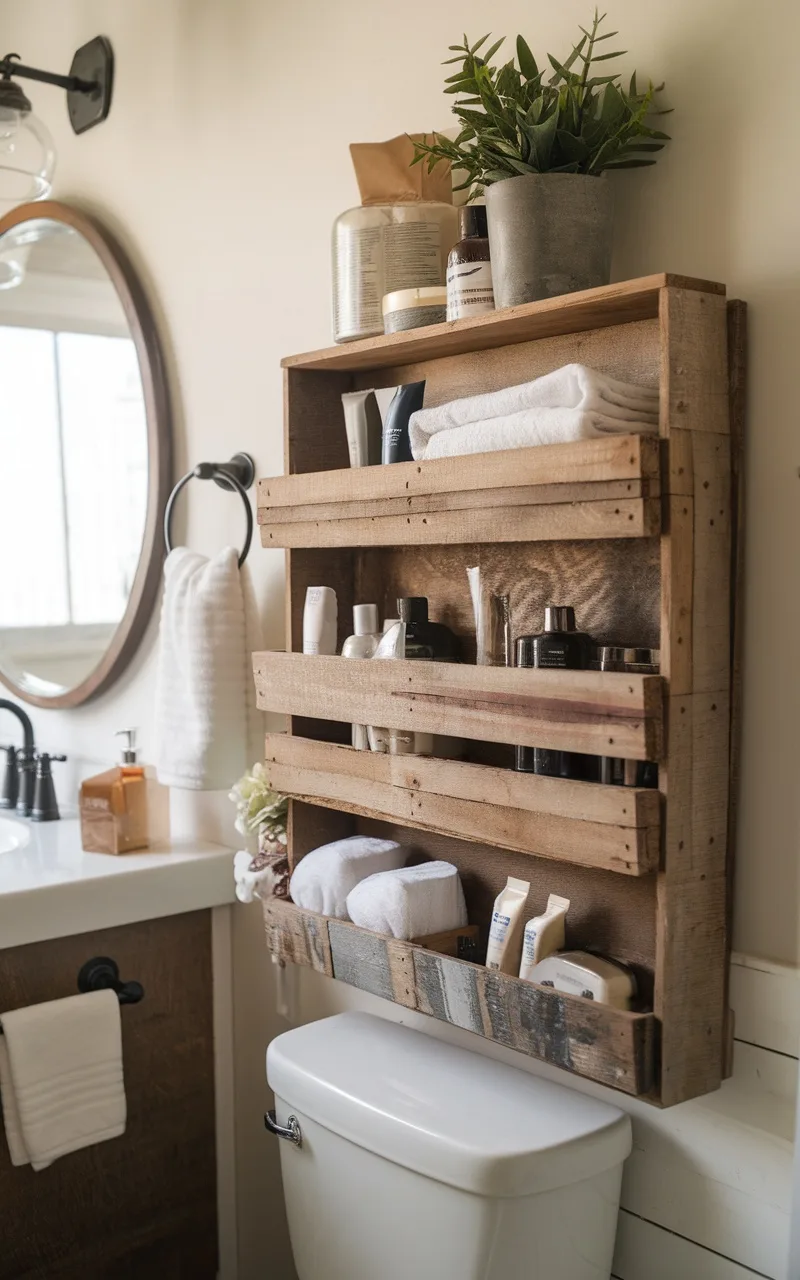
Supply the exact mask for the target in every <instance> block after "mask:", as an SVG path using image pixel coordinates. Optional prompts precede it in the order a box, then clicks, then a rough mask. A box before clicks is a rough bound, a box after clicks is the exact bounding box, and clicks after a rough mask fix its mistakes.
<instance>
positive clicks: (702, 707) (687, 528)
mask: <svg viewBox="0 0 800 1280" xmlns="http://www.w3.org/2000/svg"><path fill="white" fill-rule="evenodd" d="M661 326H662V372H661V381H660V385H661V430H662V434H663V435H664V436H665V437H666V438H667V439H668V440H669V441H670V442H671V437H672V433H673V431H677V432H679V433H680V435H679V439H678V441H677V445H678V453H679V454H680V456H682V457H684V458H688V457H691V466H692V472H693V496H692V497H688V496H681V497H674V498H673V499H672V501H671V514H670V521H669V525H668V528H667V530H666V532H665V535H664V537H663V538H662V566H661V584H662V646H663V647H662V658H663V664H662V665H663V670H664V672H665V674H666V675H667V676H668V681H669V688H668V695H669V696H668V698H667V705H666V719H667V723H668V725H669V734H668V750H667V755H666V760H665V762H664V764H663V765H662V766H661V768H660V775H659V777H660V787H661V790H662V792H663V794H664V796H665V806H666V807H665V828H664V853H663V856H664V868H663V871H662V872H661V874H660V875H659V877H658V906H657V946H656V984H655V1012H656V1016H657V1017H658V1018H659V1019H660V1020H661V1024H662V1030H661V1101H662V1103H663V1104H664V1105H665V1106H670V1105H672V1104H673V1103H676V1102H683V1101H685V1100H686V1099H687V1098H691V1097H695V1096H698V1095H700V1094H703V1093H708V1092H709V1091H710V1090H713V1089H716V1088H718V1087H719V1084H720V1082H721V1079H722V1075H723V1066H724V1056H725V1046H726V1037H727V1025H726V1022H727V1020H726V1008H725V968H726V959H727V941H726V929H727V907H726V904H727V881H726V845H727V805H728V789H727V788H728V743H729V718H728V717H729V681H730V640H729V625H730V612H729V581H730V434H729V433H730V421H729V411H728V380H727V318H726V307H725V301H724V299H723V298H720V297H713V296H710V295H707V294H700V293H691V292H689V291H686V290H682V289H676V288H666V289H665V290H664V292H663V294H662V299H661Z"/></svg>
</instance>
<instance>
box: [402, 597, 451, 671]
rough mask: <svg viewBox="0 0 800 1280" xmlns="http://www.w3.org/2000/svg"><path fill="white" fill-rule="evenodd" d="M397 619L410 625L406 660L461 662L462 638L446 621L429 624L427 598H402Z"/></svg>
mask: <svg viewBox="0 0 800 1280" xmlns="http://www.w3.org/2000/svg"><path fill="white" fill-rule="evenodd" d="M397 616H398V618H399V619H400V621H401V622H404V623H405V624H406V657H407V658H412V659H413V658H417V659H422V660H423V661H428V662H458V661H459V659H460V656H461V654H460V646H459V642H458V636H456V635H455V634H454V633H453V632H452V631H451V630H450V628H449V627H446V626H445V625H444V623H442V622H429V620H428V600H427V597H426V596H401V597H400V598H399V599H398V601H397Z"/></svg>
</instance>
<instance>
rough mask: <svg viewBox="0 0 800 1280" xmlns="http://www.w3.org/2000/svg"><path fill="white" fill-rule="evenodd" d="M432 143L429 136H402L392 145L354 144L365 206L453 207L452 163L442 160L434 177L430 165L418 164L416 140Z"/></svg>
mask: <svg viewBox="0 0 800 1280" xmlns="http://www.w3.org/2000/svg"><path fill="white" fill-rule="evenodd" d="M415 139H416V140H418V141H420V142H422V141H426V142H428V141H432V140H433V135H432V134H427V133H412V134H411V135H409V134H406V133H401V134H400V136H399V138H391V139H390V140H389V141H388V142H351V144H350V155H351V156H352V158H353V168H354V169H355V171H356V179H357V181H358V189H359V191H360V192H361V203H362V204H408V203H413V202H415V201H420V200H439V201H441V202H442V203H443V204H452V203H453V179H452V176H451V173H450V163H449V161H443V160H440V161H439V163H438V164H437V166H436V168H435V169H434V171H433V173H428V165H427V162H426V161H422V162H421V163H420V164H415V165H414V167H413V169H412V168H411V167H410V166H411V161H412V160H413V159H414V145H413V144H414V140H415Z"/></svg>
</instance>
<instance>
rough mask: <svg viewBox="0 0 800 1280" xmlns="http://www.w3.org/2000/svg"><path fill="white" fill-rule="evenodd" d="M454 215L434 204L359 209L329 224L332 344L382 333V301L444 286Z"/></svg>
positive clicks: (455, 236)
mask: <svg viewBox="0 0 800 1280" xmlns="http://www.w3.org/2000/svg"><path fill="white" fill-rule="evenodd" d="M457 239H458V211H457V210H456V209H455V208H454V207H453V205H452V204H444V203H440V202H439V201H437V200H418V201H409V202H408V203H403V204H370V205H359V206H358V207H357V208H355V209H348V210H347V212H346V213H342V214H340V215H339V217H338V218H337V219H336V221H335V222H334V224H333V246H332V250H333V338H334V341H335V342H353V341H355V340H356V339H357V338H372V337H375V336H376V335H378V334H381V333H383V331H384V330H383V298H384V295H386V294H388V293H394V292H395V291H396V290H398V289H418V288H422V287H423V286H426V285H437V284H438V285H443V284H444V283H445V275H446V271H447V257H448V254H449V253H450V250H451V249H452V247H453V245H454V244H455V242H456V240H457Z"/></svg>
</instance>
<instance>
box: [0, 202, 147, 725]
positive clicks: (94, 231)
mask: <svg viewBox="0 0 800 1280" xmlns="http://www.w3.org/2000/svg"><path fill="white" fill-rule="evenodd" d="M44 218H48V219H50V220H51V221H53V222H61V223H63V224H64V225H65V226H68V227H72V228H73V230H75V231H77V232H79V234H80V235H82V236H83V238H84V239H85V240H86V241H87V242H88V243H89V244H90V245H91V246H92V248H93V249H94V251H95V253H96V254H97V256H98V258H99V259H100V261H101V262H102V264H103V266H104V267H105V269H106V271H107V272H108V275H109V278H110V279H111V282H112V284H113V285H114V288H115V289H116V291H117V296H118V297H119V300H120V302H121V303H122V308H123V311H124V312H125V318H126V320H127V322H128V326H129V328H130V332H131V338H132V339H133V344H134V346H135V348H136V355H137V357H138V361H139V374H140V376H141V380H142V393H143V396H144V405H145V417H146V419H147V473H148V475H147V513H146V517H145V526H144V535H143V537H142V548H141V551H140V553H139V563H138V565H137V567H136V574H135V577H134V579H133V586H132V587H131V593H130V596H129V597H128V605H127V608H126V610H125V612H124V614H123V615H122V618H121V619H120V621H119V624H118V625H117V629H116V631H115V632H114V635H113V637H112V639H111V643H110V645H109V647H108V649H107V650H106V652H105V654H104V656H103V658H102V659H101V660H100V662H99V663H98V664H97V666H96V667H95V668H94V669H93V670H92V671H91V672H90V673H89V675H88V676H87V677H86V678H85V680H82V681H81V682H80V684H77V685H75V687H74V688H73V689H68V690H67V691H66V692H64V693H60V694H56V695H54V696H53V697H43V696H41V695H39V694H34V693H29V692H27V691H26V690H24V689H22V688H20V686H19V685H17V684H15V683H14V681H13V680H11V679H10V677H9V676H7V675H6V674H5V673H4V672H3V671H2V669H0V682H2V684H4V685H5V686H6V688H7V689H9V690H10V691H11V693H13V694H14V695H15V697H17V698H20V699H21V700H22V701H23V702H27V703H29V704H31V705H32V706H35V707H46V708H49V709H51V710H58V709H61V710H64V709H67V708H72V707H79V706H81V705H82V704H83V703H85V702H89V701H90V700H91V699H93V698H97V697H99V696H100V694H102V693H105V692H106V690H108V689H109V688H110V687H111V685H112V684H113V683H114V681H115V680H118V679H119V677H120V676H121V675H122V673H123V671H124V670H125V668H126V667H127V666H128V664H129V663H130V661H131V659H132V658H133V655H134V654H135V652H136V650H137V649H138V647H139V645H140V644H141V641H142V637H143V636H144V633H145V631H146V629H147V626H148V624H149V622H150V618H151V617H152V614H153V609H154V606H155V603H156V599H157V596H158V588H159V583H160V581H161V570H162V565H163V561H164V535H163V529H162V517H163V513H164V508H165V506H166V503H167V499H168V497H169V493H170V486H171V483H172V460H173V459H172V450H173V441H172V411H171V406H170V396H169V387H168V384H167V376H166V370H165V365H164V356H163V352H162V349H161V343H160V342H159V338H158V332H157V329H156V324H155V320H154V318H153V313H152V311H151V309H150V304H149V302H148V300H147V297H146V295H145V292H144V289H143V288H142V285H141V282H140V281H139V278H138V276H137V274H136V272H135V270H134V268H133V266H132V265H131V263H130V261H129V259H128V256H127V254H126V253H125V252H124V250H123V249H122V248H121V246H120V245H119V243H118V242H117V240H116V239H115V238H114V236H112V235H111V233H110V232H109V231H108V230H107V229H106V228H105V227H104V226H102V225H101V224H100V223H99V222H98V221H97V220H96V219H95V218H94V217H92V216H90V215H89V214H88V213H84V212H83V210H81V209H76V208H74V207H73V206H71V205H67V204H62V203H61V202H60V201H58V200H37V201H34V202H31V203H28V204H21V205H19V206H18V207H17V208H16V209H13V210H12V211H11V212H10V213H8V214H6V215H5V217H3V218H0V236H2V235H4V234H5V232H6V231H11V230H12V228H14V227H18V226H19V225H20V223H23V222H29V221H31V220H34V219H37V220H38V219H44ZM0 590H2V584H0Z"/></svg>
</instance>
